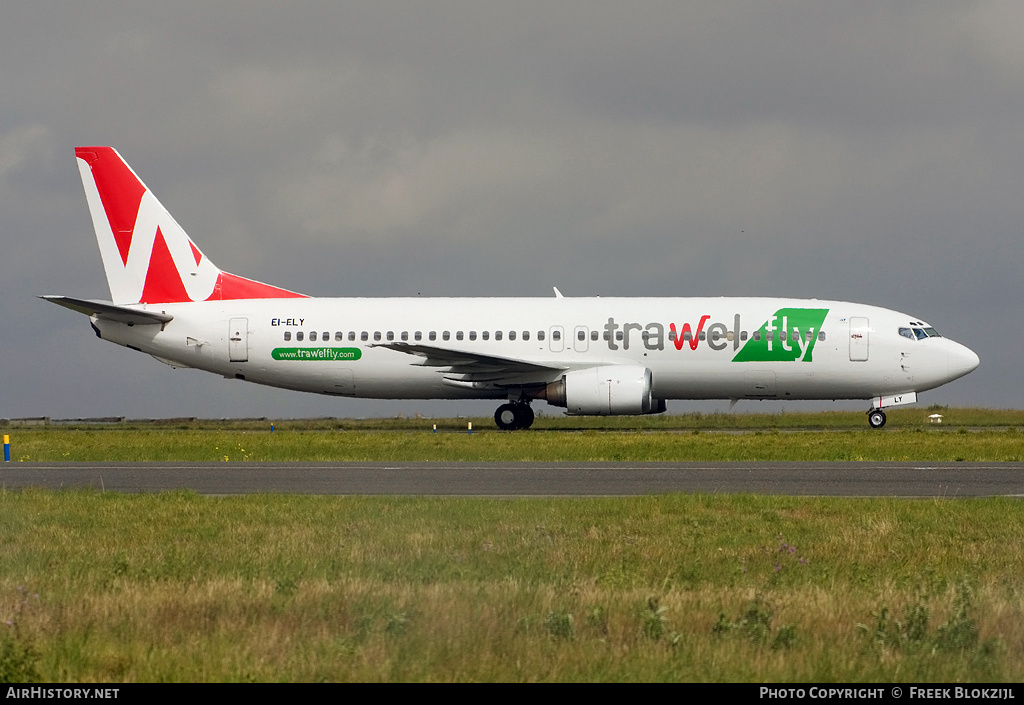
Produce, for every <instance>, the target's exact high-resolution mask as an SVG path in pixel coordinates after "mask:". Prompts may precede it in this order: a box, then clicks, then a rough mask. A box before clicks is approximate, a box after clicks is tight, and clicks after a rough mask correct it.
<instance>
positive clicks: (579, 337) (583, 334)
mask: <svg viewBox="0 0 1024 705" xmlns="http://www.w3.org/2000/svg"><path fill="white" fill-rule="evenodd" d="M576 339H577V340H586V339H587V331H585V330H578V331H576Z"/></svg>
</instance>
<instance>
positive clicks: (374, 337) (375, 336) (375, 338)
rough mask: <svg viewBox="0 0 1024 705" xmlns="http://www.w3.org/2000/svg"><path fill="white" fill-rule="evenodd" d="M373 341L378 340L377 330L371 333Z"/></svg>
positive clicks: (378, 332) (378, 333)
mask: <svg viewBox="0 0 1024 705" xmlns="http://www.w3.org/2000/svg"><path fill="white" fill-rule="evenodd" d="M373 339H374V340H380V331H379V330H375V331H373Z"/></svg>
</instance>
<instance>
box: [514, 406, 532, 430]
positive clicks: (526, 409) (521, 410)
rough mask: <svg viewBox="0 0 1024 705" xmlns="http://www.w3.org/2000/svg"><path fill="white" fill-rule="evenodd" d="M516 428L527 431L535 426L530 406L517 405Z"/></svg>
mask: <svg viewBox="0 0 1024 705" xmlns="http://www.w3.org/2000/svg"><path fill="white" fill-rule="evenodd" d="M515 407H516V409H515V414H516V427H517V428H521V429H524V430H525V429H527V428H529V427H530V426H532V425H533V409H532V408H530V405H529V404H516V405H515Z"/></svg>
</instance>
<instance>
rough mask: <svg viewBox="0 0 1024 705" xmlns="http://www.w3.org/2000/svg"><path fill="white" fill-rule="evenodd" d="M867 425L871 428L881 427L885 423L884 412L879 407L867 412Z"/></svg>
mask: <svg viewBox="0 0 1024 705" xmlns="http://www.w3.org/2000/svg"><path fill="white" fill-rule="evenodd" d="M868 425H870V426H871V428H881V427H882V426H884V425H885V412H884V411H882V410H881V409H872V410H871V411H869V412H868Z"/></svg>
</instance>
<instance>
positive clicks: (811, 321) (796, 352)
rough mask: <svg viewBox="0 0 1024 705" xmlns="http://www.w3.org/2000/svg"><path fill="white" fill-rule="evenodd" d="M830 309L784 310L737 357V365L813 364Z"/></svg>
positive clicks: (766, 324) (755, 334) (750, 340)
mask: <svg viewBox="0 0 1024 705" xmlns="http://www.w3.org/2000/svg"><path fill="white" fill-rule="evenodd" d="M827 315H828V309H827V308H780V309H779V310H778V311H776V312H775V315H774V316H772V317H771V318H769V319H768V320H767V321H765V323H764V325H762V326H761V327H760V328H759V329H758V330H756V331H755V332H754V334H753V335H752V336H750V339H749V340H747V342H746V344H745V345H744V346H743V349H742V350H740V351H739V352H738V353H736V357H734V358H733V359H732V361H733V362H795V361H801V362H811V360H812V357H811V355H812V353H813V352H814V343H815V342H816V341H817V340H818V332H819V331H820V330H821V325H822V324H823V323H824V322H825V316H827Z"/></svg>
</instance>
